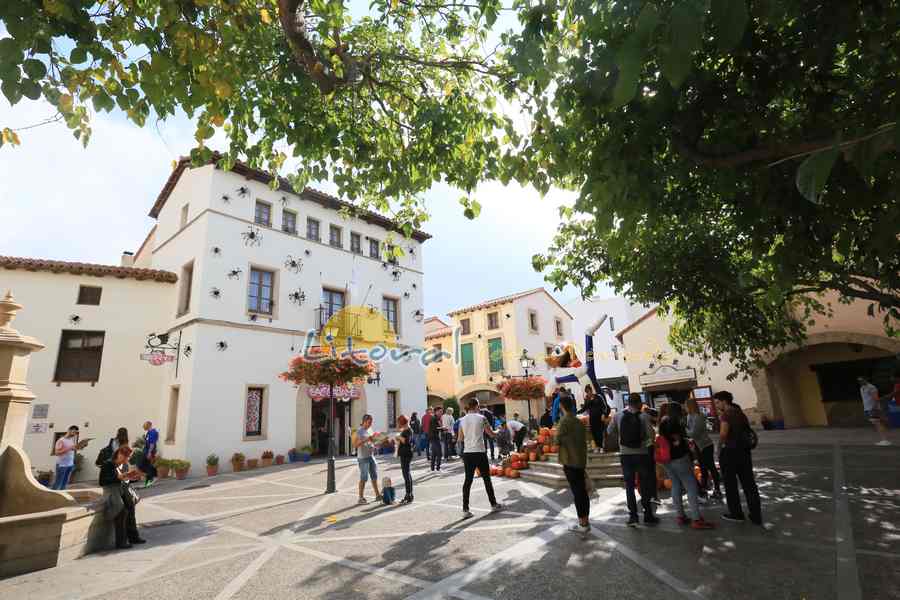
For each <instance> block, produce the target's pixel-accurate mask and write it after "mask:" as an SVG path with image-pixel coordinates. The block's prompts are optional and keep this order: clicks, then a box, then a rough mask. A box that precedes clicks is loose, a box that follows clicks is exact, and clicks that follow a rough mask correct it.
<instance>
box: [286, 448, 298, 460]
mask: <svg viewBox="0 0 900 600" xmlns="http://www.w3.org/2000/svg"><path fill="white" fill-rule="evenodd" d="M287 457H288V462H292V463H295V462H297V461H299V460H300V453H299V452H297V449H296V448H291V449H290V450H288V453H287Z"/></svg>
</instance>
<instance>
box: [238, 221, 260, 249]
mask: <svg viewBox="0 0 900 600" xmlns="http://www.w3.org/2000/svg"><path fill="white" fill-rule="evenodd" d="M241 238H242V239H243V240H244V245H245V246H259V243H260V242H262V232H261V231H260V230H259V229H258V228H257V227H254V226H253V225H251V226H249V227H248V228H247V231H245V232H243V233H241Z"/></svg>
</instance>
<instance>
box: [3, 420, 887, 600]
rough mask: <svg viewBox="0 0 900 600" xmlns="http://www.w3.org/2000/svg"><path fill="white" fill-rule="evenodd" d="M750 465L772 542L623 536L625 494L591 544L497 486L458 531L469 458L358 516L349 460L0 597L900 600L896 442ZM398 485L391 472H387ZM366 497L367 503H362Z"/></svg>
mask: <svg viewBox="0 0 900 600" xmlns="http://www.w3.org/2000/svg"><path fill="white" fill-rule="evenodd" d="M760 437H761V443H760V447H759V449H758V450H757V451H756V452H755V453H754V463H755V467H756V471H757V478H758V482H759V484H760V488H761V492H762V495H763V510H764V517H765V521H766V522H767V527H768V529H766V530H763V529H761V528H758V527H754V526H752V525H750V524H749V523H748V524H743V525H742V524H734V523H725V522H722V521H721V520H720V519H719V515H720V514H722V513H723V512H724V507H723V506H722V505H709V506H708V507H707V508H706V514H707V518H708V519H710V520H713V521H715V522H716V524H717V525H718V527H717V528H716V529H715V530H713V531H710V532H699V531H692V530H689V529H684V528H680V527H678V526H677V525H676V524H675V522H674V517H673V515H672V512H671V511H672V508H671V503H670V502H666V501H664V502H663V506H662V508H661V509H660V515H659V516H660V517H661V518H662V520H663V522H662V524H661V525H660V526H659V527H656V528H646V527H643V526H642V527H640V528H637V529H629V528H627V527H625V526H624V523H625V516H626V514H627V513H626V510H625V507H624V501H625V498H624V492H623V491H622V490H619V489H605V490H601V492H600V498H599V500H596V499H595V500H594V502H593V504H592V507H591V510H592V515H591V516H592V521H593V533H592V534H591V535H590V536H587V537H582V536H579V535H576V534H572V533H569V532H567V531H566V528H567V527H568V525H569V524H570V523H571V522H572V519H573V511H574V508H573V507H572V503H571V495H570V493H569V492H568V490H551V489H549V488H544V487H541V486H538V485H535V484H531V483H524V482H522V481H521V480H509V479H499V480H497V479H495V480H494V485H495V487H496V489H497V493H498V496H499V498H500V499H501V501H502V502H504V503H506V505H507V507H508V510H507V511H506V512H503V513H497V514H491V513H489V512H488V507H489V506H488V502H487V499H486V496H485V494H484V490H483V487H482V485H481V483H480V482H478V481H476V483H475V485H474V486H473V491H472V494H473V495H472V497H473V511H474V512H475V513H476V514H475V518H473V519H470V520H467V521H463V520H462V519H461V492H460V489H461V484H462V473H461V465H460V464H459V461H454V462H451V463H450V465H449V467H448V468H447V469H446V472H444V473H442V474H440V475H435V474H431V473H429V472H428V466H427V464H426V463H425V461H424V458H423V459H421V460H418V461H416V462H415V463H414V477H415V480H416V487H415V497H416V501H415V503H414V504H413V505H412V506H410V507H399V506H395V507H384V506H381V505H376V504H374V503H371V504H368V505H365V506H358V505H357V504H356V482H357V476H358V471H357V468H356V465H355V461H352V460H350V461H348V460H344V461H340V462H339V463H338V470H337V481H338V489H339V492H338V493H337V494H332V495H324V494H323V493H322V491H323V490H324V488H325V478H326V473H325V465H324V464H323V463H310V464H306V465H302V466H298V465H289V466H284V467H273V468H271V469H265V470H256V471H252V472H249V473H239V474H227V475H219V476H217V477H214V478H209V479H206V478H198V479H191V480H187V481H182V482H165V483H163V484H160V485H159V486H158V487H154V488H151V489H150V490H147V491H146V493H145V494H144V500H143V501H142V502H141V504H140V505H139V506H138V517H139V521H140V522H141V523H142V525H143V529H142V535H143V536H144V537H145V538H146V539H147V540H148V542H149V543H148V544H146V545H144V546H140V547H135V548H133V549H131V550H126V551H122V552H106V553H100V554H94V555H91V556H88V557H86V558H83V559H81V560H77V561H75V562H72V563H69V564H67V565H65V566H63V567H57V568H54V569H49V570H45V571H40V572H36V573H31V574H28V575H24V576H20V577H16V578H12V579H8V580H5V581H0V599H2V600H7V599H10V600H13V599H15V600H24V599H26V598H28V599H35V600H37V599H40V600H44V599H47V600H49V599H71V598H116V599H117V600H128V599H131V598H134V599H145V598H160V599H167V600H169V599H171V600H179V599H188V598H214V599H216V600H228V599H232V598H233V599H235V600H237V599H251V598H254V599H262V598H265V599H268V598H271V599H282V598H327V599H335V600H338V599H344V598H347V599H352V600H359V599H360V598H367V599H368V598H372V599H376V598H377V599H381V598H383V599H395V598H396V599H403V598H409V599H423V600H424V599H429V598H459V599H462V600H482V599H485V598H502V599H521V598H543V599H557V598H559V599H566V600H575V599H579V598H585V599H587V598H590V599H596V598H621V599H629V598H660V599H662V598H665V599H671V598H679V597H680V598H694V599H699V598H722V599H729V600H731V599H743V598H764V599H766V600H776V599H778V600H780V599H788V598H791V599H793V598H797V599H810V600H813V599H815V600H820V599H821V600H829V599H835V600H857V599H859V598H871V599H879V600H881V599H891V598H894V599H897V598H900V566H898V565H900V445H897V443H896V442H900V439H895V446H894V447H891V448H877V447H875V446H874V445H872V444H871V442H873V441H874V438H870V437H869V432H866V431H861V430H847V431H840V430H838V431H835V430H831V431H823V430H819V431H813V430H809V431H787V432H785V431H781V432H764V433H762V434H761V436H760ZM380 468H381V471H382V472H381V473H380V475H384V474H385V472H386V473H387V475H388V476H390V477H391V478H392V479H393V480H394V482H395V484H397V483H398V482H399V484H400V485H399V492H400V495H401V496H402V477H401V476H400V471H399V465H397V464H395V463H394V462H393V461H389V460H385V461H382V463H381V465H380ZM367 493H368V495H369V497H370V498H371V490H370V489H367Z"/></svg>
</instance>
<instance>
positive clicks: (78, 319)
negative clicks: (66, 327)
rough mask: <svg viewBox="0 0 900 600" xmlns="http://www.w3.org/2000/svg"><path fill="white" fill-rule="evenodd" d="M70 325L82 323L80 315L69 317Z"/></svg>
mask: <svg viewBox="0 0 900 600" xmlns="http://www.w3.org/2000/svg"><path fill="white" fill-rule="evenodd" d="M69 323H71V324H72V325H78V324H80V323H81V317H79V316H78V315H69Z"/></svg>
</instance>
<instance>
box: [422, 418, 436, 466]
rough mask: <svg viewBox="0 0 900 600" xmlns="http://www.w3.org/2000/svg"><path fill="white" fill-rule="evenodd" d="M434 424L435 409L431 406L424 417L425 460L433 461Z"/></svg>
mask: <svg viewBox="0 0 900 600" xmlns="http://www.w3.org/2000/svg"><path fill="white" fill-rule="evenodd" d="M432 423H434V409H433V408H431V407H430V406H429V407H428V408H427V409H425V414H424V415H422V435H423V436H425V458H427V459H428V460H429V461H430V460H431V437H430V433H431V424H432Z"/></svg>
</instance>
